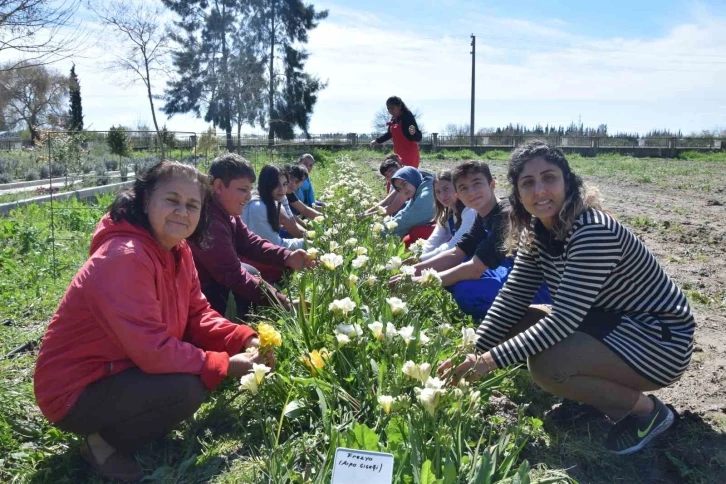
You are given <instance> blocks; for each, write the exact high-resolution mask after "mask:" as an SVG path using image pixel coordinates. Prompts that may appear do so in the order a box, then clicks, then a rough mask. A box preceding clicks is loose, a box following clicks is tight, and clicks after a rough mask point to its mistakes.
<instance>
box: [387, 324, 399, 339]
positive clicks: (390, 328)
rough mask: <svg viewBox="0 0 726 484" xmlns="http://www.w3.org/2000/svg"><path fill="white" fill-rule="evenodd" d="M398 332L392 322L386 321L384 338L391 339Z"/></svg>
mask: <svg viewBox="0 0 726 484" xmlns="http://www.w3.org/2000/svg"><path fill="white" fill-rule="evenodd" d="M397 334H398V330H397V329H396V327H395V326H394V325H393V323H386V339H393V337H394V336H396V335H397Z"/></svg>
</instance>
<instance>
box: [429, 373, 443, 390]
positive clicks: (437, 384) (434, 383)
mask: <svg viewBox="0 0 726 484" xmlns="http://www.w3.org/2000/svg"><path fill="white" fill-rule="evenodd" d="M424 387H425V388H433V389H434V390H441V389H442V388H444V382H443V381H441V380H439V379H438V378H436V377H432V376H430V377H428V378H427V379H426V381H425V382H424Z"/></svg>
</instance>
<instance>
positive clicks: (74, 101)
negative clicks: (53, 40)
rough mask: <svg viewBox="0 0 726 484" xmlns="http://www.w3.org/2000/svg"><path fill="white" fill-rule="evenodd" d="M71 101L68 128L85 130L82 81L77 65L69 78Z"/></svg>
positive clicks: (72, 68) (72, 69)
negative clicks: (79, 79)
mask: <svg viewBox="0 0 726 484" xmlns="http://www.w3.org/2000/svg"><path fill="white" fill-rule="evenodd" d="M69 81H70V82H69V91H70V103H71V108H70V109H69V110H68V118H69V123H68V129H69V130H70V131H83V106H81V83H80V82H79V81H78V75H77V74H76V65H75V64H73V67H71V77H70V80H69Z"/></svg>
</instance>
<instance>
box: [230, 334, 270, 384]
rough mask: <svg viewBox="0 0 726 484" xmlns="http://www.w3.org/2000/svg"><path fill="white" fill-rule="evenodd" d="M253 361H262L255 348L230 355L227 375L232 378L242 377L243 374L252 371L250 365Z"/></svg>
mask: <svg viewBox="0 0 726 484" xmlns="http://www.w3.org/2000/svg"><path fill="white" fill-rule="evenodd" d="M258 344H259V343H258ZM254 363H262V357H261V356H260V353H259V352H258V351H257V350H254V351H250V352H247V351H245V352H244V353H239V354H236V355H234V356H230V357H229V367H228V368H227V376H229V377H232V378H242V377H243V376H244V375H246V374H247V373H249V372H250V371H252V365H253V364H254Z"/></svg>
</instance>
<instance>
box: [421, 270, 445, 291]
mask: <svg viewBox="0 0 726 484" xmlns="http://www.w3.org/2000/svg"><path fill="white" fill-rule="evenodd" d="M421 284H425V285H428V286H436V287H438V286H441V276H439V273H438V272H436V271H435V270H434V269H424V270H423V271H421Z"/></svg>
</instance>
